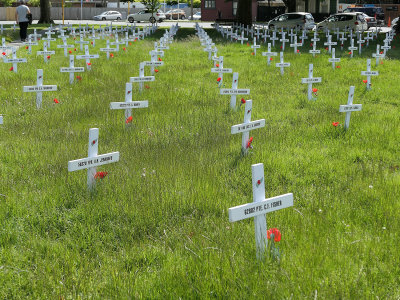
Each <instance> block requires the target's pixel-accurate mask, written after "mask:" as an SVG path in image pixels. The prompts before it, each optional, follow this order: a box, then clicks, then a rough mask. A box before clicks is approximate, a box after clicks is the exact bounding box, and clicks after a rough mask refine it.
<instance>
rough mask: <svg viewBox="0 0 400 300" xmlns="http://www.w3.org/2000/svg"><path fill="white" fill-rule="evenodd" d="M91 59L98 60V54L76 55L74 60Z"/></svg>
mask: <svg viewBox="0 0 400 300" xmlns="http://www.w3.org/2000/svg"><path fill="white" fill-rule="evenodd" d="M91 58H99V55H98V54H90V55H77V56H76V59H91Z"/></svg>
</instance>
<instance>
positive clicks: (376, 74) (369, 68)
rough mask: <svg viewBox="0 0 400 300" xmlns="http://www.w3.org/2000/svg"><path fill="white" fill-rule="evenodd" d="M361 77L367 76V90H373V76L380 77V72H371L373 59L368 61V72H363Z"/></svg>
mask: <svg viewBox="0 0 400 300" xmlns="http://www.w3.org/2000/svg"><path fill="white" fill-rule="evenodd" d="M361 75H363V76H367V90H370V89H371V76H378V75H379V72H378V71H371V59H367V71H361Z"/></svg>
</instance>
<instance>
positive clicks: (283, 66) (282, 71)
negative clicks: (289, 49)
mask: <svg viewBox="0 0 400 300" xmlns="http://www.w3.org/2000/svg"><path fill="white" fill-rule="evenodd" d="M279 58H280V62H279V63H276V64H275V66H276V67H277V68H281V75H283V73H284V68H287V67H290V63H285V62H284V61H283V52H281V53H280V57H279Z"/></svg>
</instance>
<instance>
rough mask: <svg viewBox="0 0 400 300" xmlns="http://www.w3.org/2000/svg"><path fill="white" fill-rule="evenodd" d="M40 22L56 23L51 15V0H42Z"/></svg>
mask: <svg viewBox="0 0 400 300" xmlns="http://www.w3.org/2000/svg"><path fill="white" fill-rule="evenodd" d="M38 23H44V24H50V23H54V22H53V20H52V19H51V17H50V1H49V0H40V19H39V22H38Z"/></svg>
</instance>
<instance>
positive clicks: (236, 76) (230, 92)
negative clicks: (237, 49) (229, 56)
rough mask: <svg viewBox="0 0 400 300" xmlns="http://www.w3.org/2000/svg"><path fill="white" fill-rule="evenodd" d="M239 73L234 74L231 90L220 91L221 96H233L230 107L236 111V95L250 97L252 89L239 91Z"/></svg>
mask: <svg viewBox="0 0 400 300" xmlns="http://www.w3.org/2000/svg"><path fill="white" fill-rule="evenodd" d="M238 80H239V73H237V72H235V73H233V78H232V88H231V89H220V90H219V93H220V95H231V102H230V107H231V108H232V109H234V108H235V107H236V95H249V94H250V89H238Z"/></svg>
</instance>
